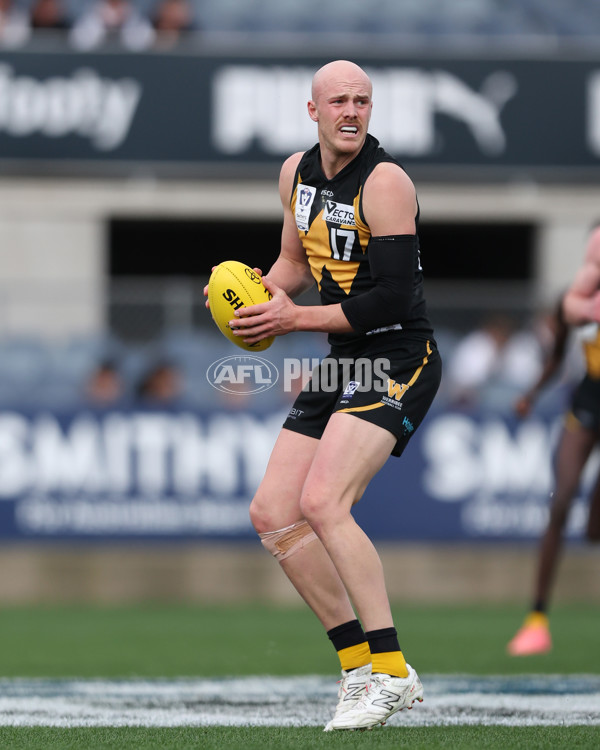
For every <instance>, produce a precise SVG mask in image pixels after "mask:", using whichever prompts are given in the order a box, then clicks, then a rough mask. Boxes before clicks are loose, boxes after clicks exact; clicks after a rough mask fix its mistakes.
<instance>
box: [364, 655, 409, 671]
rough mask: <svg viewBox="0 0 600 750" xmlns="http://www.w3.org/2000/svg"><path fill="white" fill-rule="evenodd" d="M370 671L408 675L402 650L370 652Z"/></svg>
mask: <svg viewBox="0 0 600 750" xmlns="http://www.w3.org/2000/svg"><path fill="white" fill-rule="evenodd" d="M371 665H372V666H371V671H372V672H373V674H375V673H376V672H380V673H381V674H391V675H392V676H393V677H408V669H407V668H406V661H405V659H404V655H403V654H402V651H386V652H384V653H383V654H371Z"/></svg>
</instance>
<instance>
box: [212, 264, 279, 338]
mask: <svg viewBox="0 0 600 750" xmlns="http://www.w3.org/2000/svg"><path fill="white" fill-rule="evenodd" d="M271 297H272V295H271V293H270V292H269V291H268V290H267V289H266V288H265V286H264V284H263V283H262V279H261V277H260V276H259V275H258V274H257V273H256V272H255V271H253V270H252V269H251V268H250V266H247V265H246V264H245V263H240V262H239V261H237V260H226V261H224V262H223V263H219V265H218V266H216V267H215V269H214V271H213V272H212V273H211V275H210V279H209V280H208V302H209V305H210V312H211V314H212V317H213V320H214V321H215V323H216V324H217V327H218V328H219V330H220V331H221V333H222V334H223V335H224V336H226V337H227V338H228V339H229V340H230V341H232V342H233V343H234V344H235V345H236V346H239V347H241V348H242V349H246V351H249V352H262V351H264V350H265V349H268V348H269V347H270V346H271V344H272V343H273V339H274V338H275V337H274V336H270V337H269V338H268V339H263V340H262V341H259V342H258V343H257V344H245V343H244V341H243V339H242V338H241V337H240V336H234V334H233V332H232V330H231V328H230V327H229V325H228V323H229V321H230V320H233V317H234V313H235V311H236V310H239V309H240V308H241V307H250V305H258V304H260V303H261V302H268V301H269V300H270V299H271Z"/></svg>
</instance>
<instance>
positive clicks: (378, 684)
mask: <svg viewBox="0 0 600 750" xmlns="http://www.w3.org/2000/svg"><path fill="white" fill-rule="evenodd" d="M406 667H407V669H408V677H391V676H390V675H389V674H374V675H372V676H371V680H370V682H369V684H368V685H367V689H366V690H365V692H364V693H363V695H362V697H361V698H360V699H359V700H358V701H357V702H356V703H355V705H354V706H353V707H352V708H350V709H348V710H347V711H344V712H343V713H341V714H337V713H336V715H335V716H334V718H333V719H332V720H331V721H330V722H329V724H328V725H327V727H328V729H331V730H333V729H372V728H373V727H375V726H377V725H378V724H385V722H386V721H387V720H388V719H389V718H390V716H392V715H393V714H395V713H396V711H402V709H403V708H412V705H413V703H414V702H415V701H419V702H421V701H422V700H423V685H422V684H421V680H420V679H419V676H418V675H417V673H416V672H415V670H414V669H413V668H412V667H411V666H410V664H407V665H406Z"/></svg>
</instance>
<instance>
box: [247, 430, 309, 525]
mask: <svg viewBox="0 0 600 750" xmlns="http://www.w3.org/2000/svg"><path fill="white" fill-rule="evenodd" d="M318 445H319V441H318V440H317V439H316V438H313V437H308V436H307V435H302V434H300V433H298V432H292V431H291V430H286V429H282V430H281V431H280V433H279V436H278V438H277V440H276V442H275V445H274V447H273V450H272V452H271V457H270V458H269V463H268V464H267V468H266V471H265V474H264V477H263V479H262V482H261V483H260V485H259V487H258V489H257V491H256V494H255V496H254V499H253V500H252V504H251V506H250V518H251V520H252V523H253V525H254V528H255V529H256V530H257V531H258V532H259V533H264V532H266V531H274V530H276V529H281V528H284V527H285V526H289V525H290V524H292V523H295V522H296V521H299V520H301V518H302V513H301V511H300V497H301V495H302V488H303V486H304V482H305V479H306V476H307V474H308V471H309V469H310V466H311V464H312V461H313V458H314V456H315V452H316V450H317V448H318Z"/></svg>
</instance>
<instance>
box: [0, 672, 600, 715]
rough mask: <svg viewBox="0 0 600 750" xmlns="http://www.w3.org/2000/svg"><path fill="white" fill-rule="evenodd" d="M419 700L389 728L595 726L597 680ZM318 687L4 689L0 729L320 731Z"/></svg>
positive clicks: (323, 705)
mask: <svg viewBox="0 0 600 750" xmlns="http://www.w3.org/2000/svg"><path fill="white" fill-rule="evenodd" d="M423 684H424V687H425V700H424V702H423V703H422V704H419V705H416V706H415V708H414V709H413V710H411V711H402V712H400V713H399V714H396V715H395V716H393V717H392V718H391V719H390V721H389V722H388V724H389V725H390V726H401V725H410V726H449V725H465V724H470V725H506V726H533V725H538V726H542V725H546V726H551V725H563V726H564V725H569V726H573V725H594V726H600V676H597V675H573V676H569V677H565V676H537V677H535V676H534V677H532V676H523V677H470V676H468V675H460V676H459V675H456V676H451V675H444V676H435V675H430V676H425V678H424V679H423ZM336 693H337V687H336V684H335V681H334V680H328V679H326V678H324V677H247V678H225V679H173V680H161V679H157V680H99V679H93V680H48V679H38V680H31V679H5V680H0V726H13V727H14V726H23V727H25V726H54V727H85V726H90V727H92V726H113V727H118V726H142V727H179V726H319V725H324V724H325V723H326V722H327V721H328V720H329V719H330V718H331V713H332V710H333V707H334V705H335V703H336Z"/></svg>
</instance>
